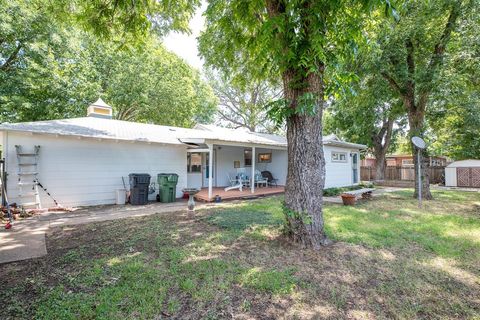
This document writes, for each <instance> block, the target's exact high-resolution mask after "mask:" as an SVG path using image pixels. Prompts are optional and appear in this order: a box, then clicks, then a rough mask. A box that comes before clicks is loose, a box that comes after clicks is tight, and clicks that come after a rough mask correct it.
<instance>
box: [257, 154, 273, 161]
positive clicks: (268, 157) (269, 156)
mask: <svg viewBox="0 0 480 320" xmlns="http://www.w3.org/2000/svg"><path fill="white" fill-rule="evenodd" d="M270 162H272V154H271V153H259V154H258V163H270Z"/></svg>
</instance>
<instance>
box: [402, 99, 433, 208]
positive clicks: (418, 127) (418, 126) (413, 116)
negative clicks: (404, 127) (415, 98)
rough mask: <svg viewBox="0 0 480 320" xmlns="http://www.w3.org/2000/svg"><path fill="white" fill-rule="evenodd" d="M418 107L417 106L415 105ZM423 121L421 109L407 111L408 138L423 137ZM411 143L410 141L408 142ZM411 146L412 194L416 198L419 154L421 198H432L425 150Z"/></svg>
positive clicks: (423, 114) (423, 115)
mask: <svg viewBox="0 0 480 320" xmlns="http://www.w3.org/2000/svg"><path fill="white" fill-rule="evenodd" d="M417 108H418V107H417ZM424 121H425V113H424V112H423V111H417V112H412V111H410V112H409V113H408V123H409V125H410V139H411V138H412V137H413V136H418V137H421V138H423V125H424ZM410 143H411V142H410ZM411 146H412V156H413V163H414V165H415V192H414V194H413V196H414V197H415V198H418V190H419V183H418V175H419V174H420V173H419V172H418V159H419V157H418V155H419V154H420V164H421V183H422V198H423V199H426V200H432V199H433V196H432V193H431V192H430V176H429V173H428V167H429V163H428V161H426V160H425V152H424V150H420V149H418V148H417V147H415V146H414V145H413V143H411Z"/></svg>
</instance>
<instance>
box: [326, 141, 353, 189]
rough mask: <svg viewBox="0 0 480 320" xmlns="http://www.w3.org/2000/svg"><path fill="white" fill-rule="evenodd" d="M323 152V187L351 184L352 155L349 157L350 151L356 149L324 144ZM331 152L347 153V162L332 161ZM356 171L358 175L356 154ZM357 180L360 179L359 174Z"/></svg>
mask: <svg viewBox="0 0 480 320" xmlns="http://www.w3.org/2000/svg"><path fill="white" fill-rule="evenodd" d="M323 152H324V155H325V170H326V179H325V188H332V187H346V186H351V185H353V175H352V157H350V153H351V152H358V150H350V149H345V148H339V147H333V146H324V147H323ZM332 152H345V153H346V154H347V162H332ZM357 172H358V175H360V155H359V156H358V170H357ZM358 181H360V176H358Z"/></svg>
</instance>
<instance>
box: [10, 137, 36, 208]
mask: <svg viewBox="0 0 480 320" xmlns="http://www.w3.org/2000/svg"><path fill="white" fill-rule="evenodd" d="M15 149H16V150H17V160H18V172H17V174H18V192H19V193H18V197H19V199H20V203H19V204H18V205H19V206H20V207H23V208H24V209H32V207H34V208H36V209H41V208H42V204H41V202H40V194H39V192H38V179H37V175H38V156H39V153H40V146H35V147H34V148H33V152H26V151H24V150H23V149H22V146H18V145H17V146H15Z"/></svg>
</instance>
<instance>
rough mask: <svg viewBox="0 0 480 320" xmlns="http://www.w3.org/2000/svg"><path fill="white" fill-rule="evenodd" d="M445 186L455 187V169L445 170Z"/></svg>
mask: <svg viewBox="0 0 480 320" xmlns="http://www.w3.org/2000/svg"><path fill="white" fill-rule="evenodd" d="M445 186H447V187H456V186H457V168H449V167H447V168H445Z"/></svg>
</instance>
